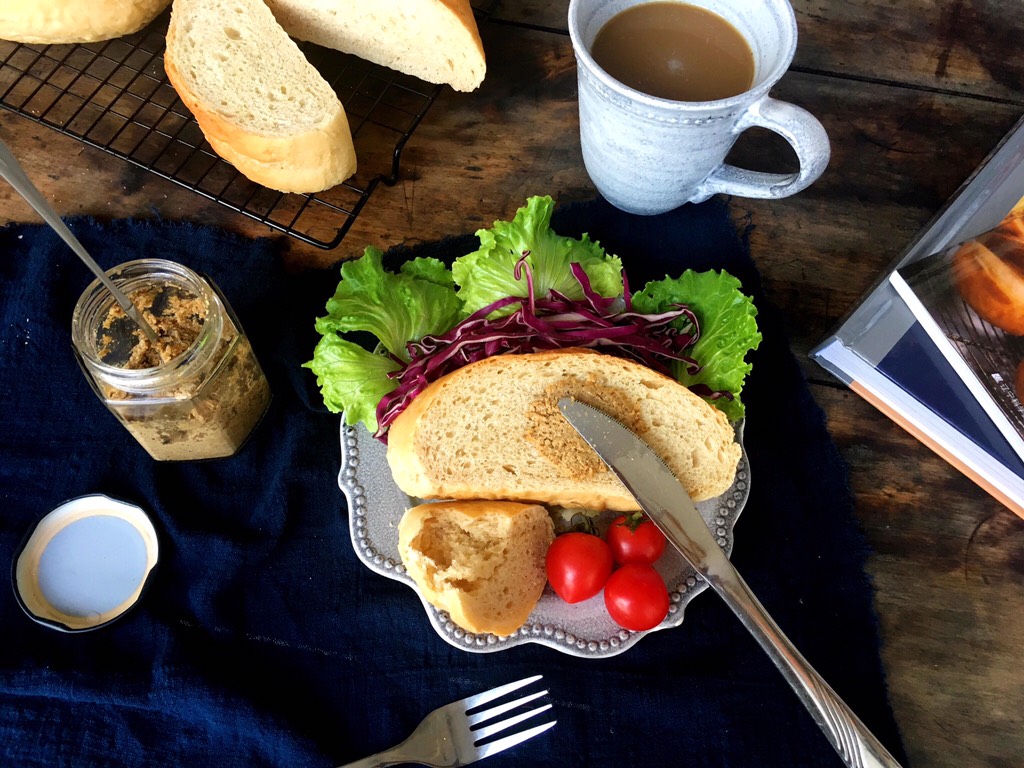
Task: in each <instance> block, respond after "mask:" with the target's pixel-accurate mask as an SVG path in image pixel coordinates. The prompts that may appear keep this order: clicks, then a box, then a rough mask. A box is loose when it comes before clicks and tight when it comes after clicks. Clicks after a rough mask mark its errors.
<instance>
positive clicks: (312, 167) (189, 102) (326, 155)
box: [164, 0, 356, 192]
mask: <svg viewBox="0 0 1024 768" xmlns="http://www.w3.org/2000/svg"><path fill="white" fill-rule="evenodd" d="M164 66H165V69H166V70H167V77H168V78H169V79H170V81H171V84H172V85H173V86H174V88H175V90H176V91H177V92H178V95H179V96H180V97H181V100H182V101H183V102H184V103H185V106H186V107H188V108H189V110H191V112H192V114H193V115H195V118H196V121H197V122H198V123H199V127H200V128H201V129H202V131H203V134H204V135H205V136H206V139H207V141H209V142H210V146H211V147H213V149H214V151H215V152H217V154H219V155H220V156H221V157H223V158H224V159H225V160H227V161H228V162H230V163H232V164H233V165H234V166H235V167H236V168H237V169H238V170H239V171H241V172H242V173H243V174H244V175H245V176H246V177H247V178H249V179H251V180H252V181H255V182H256V183H258V184H262V185H263V186H266V187H270V188H271V189H276V190H279V191H281V192H319V191H321V190H324V189H327V188H329V187H333V186H335V185H336V184H339V183H340V182H342V181H344V180H345V179H346V178H348V177H349V176H351V175H352V174H354V173H355V171H356V155H355V147H354V146H353V144H352V134H351V131H350V129H349V125H348V119H347V117H346V116H345V109H344V107H342V104H341V102H340V101H339V100H338V97H337V95H336V94H335V93H334V91H333V90H332V89H331V87H330V86H329V85H328V84H327V82H326V81H325V80H324V79H323V78H322V77H321V76H320V74H319V73H318V72H317V71H316V69H315V68H314V67H313V66H312V65H311V64H310V63H309V62H308V61H307V60H306V58H305V56H304V55H303V54H302V51H300V50H299V48H298V46H297V45H296V44H295V42H294V41H293V40H291V39H290V38H289V37H288V35H287V34H286V33H285V31H284V30H283V29H281V27H280V26H279V25H278V24H277V22H276V21H275V20H274V17H273V14H271V13H270V11H269V9H268V8H267V6H266V5H265V4H264V3H263V2H262V0H174V5H173V6H172V10H171V22H170V27H169V28H168V30H167V49H166V52H165V54H164Z"/></svg>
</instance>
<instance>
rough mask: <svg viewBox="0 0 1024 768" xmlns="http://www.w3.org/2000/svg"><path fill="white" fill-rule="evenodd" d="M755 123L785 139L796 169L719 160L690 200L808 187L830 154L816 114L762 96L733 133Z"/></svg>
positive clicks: (772, 194)
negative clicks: (750, 168) (761, 168)
mask: <svg viewBox="0 0 1024 768" xmlns="http://www.w3.org/2000/svg"><path fill="white" fill-rule="evenodd" d="M755 126H756V127H759V128H767V129H768V130H770V131H774V132H775V133H777V134H779V135H780V136H782V138H784V139H785V140H786V141H788V142H789V145H790V146H791V147H793V151H794V152H796V156H797V160H799V161H800V170H799V171H798V172H797V173H765V172H763V171H748V170H747V169H745V168H737V167H736V166H735V165H728V164H723V165H721V166H719V167H718V169H716V170H715V171H714V172H713V173H712V174H711V175H710V176H708V177H707V178H706V179H705V180H704V181H703V182H701V184H700V186H699V187H697V191H696V193H695V194H694V196H693V197H692V198H691V199H690V202H693V203H701V202H703V201H705V200H707V199H708V198H709V197H711V196H712V195H715V194H718V193H723V194H727V195H736V196H737V197H751V198H767V199H775V198H780V197H789V196H790V195H795V194H796V193H797V192H799V191H801V190H803V189H806V188H807V187H809V186H810V185H811V184H812V183H813V182H814V181H815V180H816V179H817V178H818V177H819V176H821V174H822V173H823V172H824V171H825V166H827V165H828V160H829V156H830V154H831V150H830V148H829V141H828V134H827V133H826V132H825V128H824V127H823V126H822V124H821V123H820V122H818V118H816V117H815V116H814V115H812V114H811V113H810V112H808V111H807V110H806V109H803V108H802V107H798V106H796V105H795V104H790V103H788V102H785V101H778V100H776V99H773V98H770V97H768V96H766V97H765V98H763V99H761V100H760V101H757V102H755V103H754V104H752V105H751V106H750V107H748V108H747V112H746V114H745V115H744V116H743V117H741V118H740V120H739V121H738V122H737V124H736V127H735V128H734V133H736V134H737V135H739V134H740V133H742V132H743V131H745V130H747V128H752V127H755Z"/></svg>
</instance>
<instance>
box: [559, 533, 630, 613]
mask: <svg viewBox="0 0 1024 768" xmlns="http://www.w3.org/2000/svg"><path fill="white" fill-rule="evenodd" d="M613 565H614V563H613V562H612V551H611V549H609V547H608V543H607V542H606V541H605V540H604V539H602V538H601V537H600V536H594V535H593V534H590V533H578V532H573V533H563V534H562V535H561V536H557V537H556V538H555V540H554V541H553V542H552V543H551V546H550V547H548V554H547V558H546V560H545V566H546V568H547V575H548V581H549V582H550V583H551V588H552V589H554V590H555V594H557V595H558V596H559V597H560V598H562V599H563V600H565V602H567V603H578V602H581V601H582V600H586V599H588V598H591V597H593V596H594V595H596V594H597V593H598V592H600V591H601V587H603V586H604V584H605V582H606V581H608V576H609V575H610V574H611V572H612V566H613Z"/></svg>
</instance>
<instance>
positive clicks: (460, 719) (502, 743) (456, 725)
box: [339, 675, 557, 768]
mask: <svg viewBox="0 0 1024 768" xmlns="http://www.w3.org/2000/svg"><path fill="white" fill-rule="evenodd" d="M541 677H542V675H534V676H533V677H527V678H524V679H522V680H517V681H516V682H514V683H509V684H507V685H502V686H499V687H497V688H491V689H490V690H489V691H483V692H482V693H478V694H476V695H475V696H469V697H468V698H465V699H461V700H459V701H453V702H452V703H451V704H446V705H445V706H443V707H440V708H438V709H435V710H434V711H433V712H431V713H430V714H429V715H427V716H426V717H425V718H423V721H422V722H421V723H420V724H419V725H418V726H416V730H415V731H413V732H412V735H411V736H410V737H409V738H407V739H406V740H405V741H403V742H402V743H401V744H399V745H398V746H397V747H392V748H391V749H387V750H385V751H383V752H378V753H377V754H375V755H370V756H369V757H364V758H363V759H362V760H356V761H355V762H354V763H346V764H345V765H342V766H339V768H379V766H385V765H396V764H398V763H416V764H419V765H429V766H433V768H455V766H460V765H469V764H470V763H475V762H476V761H477V760H482V759H483V758H485V757H487V756H488V755H494V754H497V753H498V752H502V751H504V750H506V749H508V748H509V747H514V746H515V745H516V744H521V743H523V742H524V741H526V740H527V739H532V738H533V737H534V736H537V735H538V734H541V733H544V731H546V730H547V729H548V728H551V727H552V726H553V725H554V724H555V723H556V722H557V721H555V720H551V721H549V722H546V723H541V724H540V725H535V726H533V727H532V728H528V729H526V730H525V731H517V732H516V733H512V734H510V735H508V736H505V737H503V738H500V739H497V740H495V741H491V742H488V743H487V744H480V742H481V741H483V740H484V739H487V738H488V737H490V736H493V735H494V734H496V733H501V732H502V731H504V730H506V729H508V728H511V727H513V726H515V725H518V724H519V723H522V722H524V721H525V720H528V719H530V718H531V717H534V716H535V715H539V714H540V713H541V712H545V711H547V710H549V709H551V705H550V704H545V705H543V706H541V707H536V708H535V709H531V710H529V711H526V712H520V713H517V714H515V715H512V716H511V717H507V718H505V719H503V720H498V721H497V722H493V723H487V725H484V726H482V727H480V728H476V729H474V728H473V726H475V725H478V724H480V723H484V722H486V721H488V720H491V719H493V718H495V717H498V716H499V715H503V714H505V713H506V712H509V711H511V710H513V709H516V708H517V707H521V706H522V705H524V704H526V703H528V702H530V701H533V700H535V699H539V698H540V697H541V696H546V695H547V691H546V690H545V691H539V692H537V693H530V694H527V695H526V696H521V697H520V698H518V699H515V700H513V701H508V702H503V703H501V704H496V705H495V706H493V707H490V708H488V709H485V710H483V711H481V712H474V713H473V714H467V713H468V711H469V710H471V709H475V708H477V707H479V706H481V705H483V704H487V703H488V702H491V701H495V700H496V699H500V698H501V697H502V696H505V695H506V694H509V693H511V692H512V691H516V690H519V689H520V688H523V687H525V686H527V685H529V684H530V683H534V682H536V681H537V680H540V679H541Z"/></svg>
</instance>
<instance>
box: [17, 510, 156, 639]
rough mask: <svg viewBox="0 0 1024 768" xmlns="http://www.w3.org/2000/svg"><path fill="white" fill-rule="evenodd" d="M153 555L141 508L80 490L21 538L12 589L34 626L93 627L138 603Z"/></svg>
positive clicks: (67, 629) (153, 562) (150, 526)
mask: <svg viewBox="0 0 1024 768" xmlns="http://www.w3.org/2000/svg"><path fill="white" fill-rule="evenodd" d="M158 556H159V548H158V545H157V537H156V530H155V529H154V527H153V523H152V521H151V520H150V519H149V517H147V516H146V513H145V512H143V511H142V509H140V508H139V507H137V506H135V505H134V504H128V503H126V502H123V501H118V500H116V499H112V498H110V497H109V496H104V495H103V494H91V495H88V496H80V497H79V498H76V499H71V500H70V501H66V502H64V503H63V504H61V505H60V506H59V507H57V508H56V509H54V510H53V511H52V512H50V513H49V514H47V515H45V516H44V517H43V518H42V519H41V520H40V521H39V522H38V523H36V525H35V526H34V527H33V528H32V530H31V531H30V532H29V533H28V535H27V536H26V537H25V540H24V542H23V543H22V545H21V547H20V548H19V549H18V551H17V552H16V553H15V556H14V566H13V569H12V574H11V576H12V581H13V585H14V594H15V595H16V597H17V599H18V603H19V604H20V605H21V607H22V609H24V611H25V613H26V614H28V615H29V617H30V618H32V619H34V620H35V621H37V622H39V623H40V624H44V625H46V626H48V627H50V628H52V629H57V630H60V631H62V632H83V631H87V630H91V629H97V628H99V627H102V626H105V625H107V624H109V623H110V622H112V621H114V620H116V619H118V618H119V617H121V616H123V615H124V614H125V613H126V612H127V611H128V610H129V609H130V608H131V607H132V606H133V605H135V603H136V602H138V600H139V597H140V596H141V595H142V592H143V590H144V588H145V587H146V585H147V583H148V582H149V578H150V576H151V574H152V572H153V569H154V568H155V567H156V564H157V559H158Z"/></svg>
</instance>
